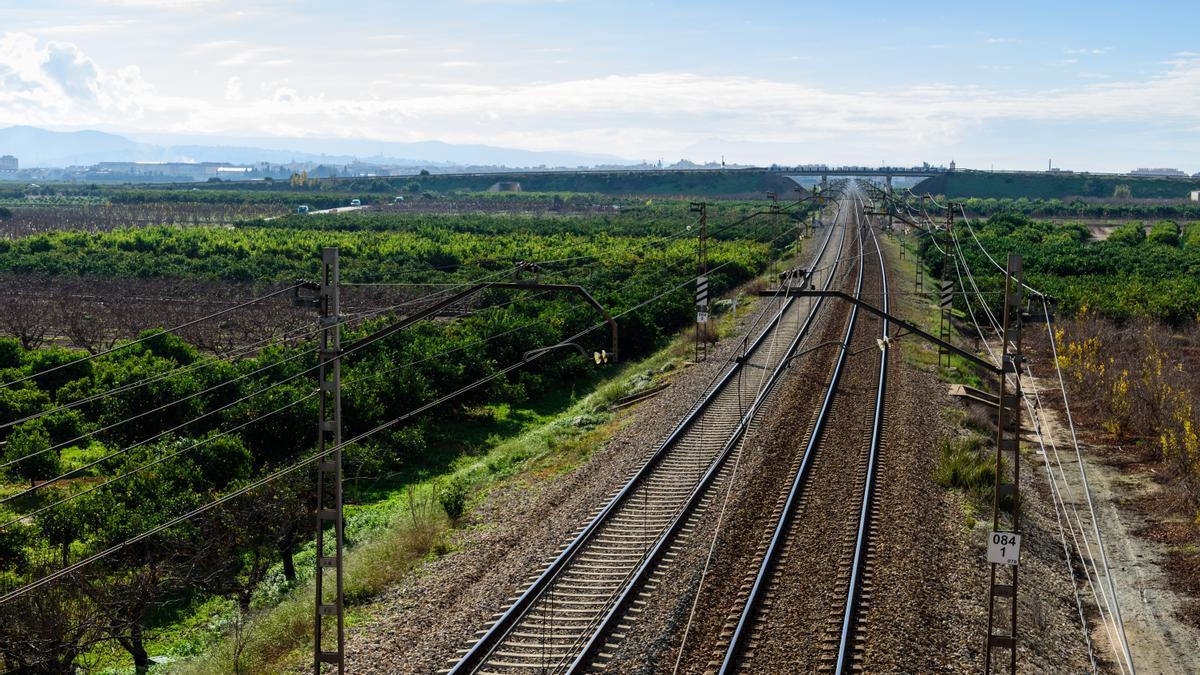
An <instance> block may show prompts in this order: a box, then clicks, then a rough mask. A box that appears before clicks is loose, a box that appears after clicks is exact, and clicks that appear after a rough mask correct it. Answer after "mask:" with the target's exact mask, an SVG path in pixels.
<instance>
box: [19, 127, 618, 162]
mask: <svg viewBox="0 0 1200 675" xmlns="http://www.w3.org/2000/svg"><path fill="white" fill-rule="evenodd" d="M139 138H140V140H133V139H130V138H127V137H125V136H118V135H116V134H110V133H105V132H102V131H49V130H46V129H39V128H37V127H30V126H13V127H8V128H5V129H0V155H14V156H16V157H17V159H18V160H20V162H21V168H23V169H24V168H32V167H45V168H62V167H66V166H76V165H84V166H86V165H91V164H96V163H98V162H231V163H235V164H249V163H252V162H271V163H280V164H282V163H287V162H292V161H295V162H317V163H328V164H349V163H351V162H354V161H356V160H357V161H361V162H367V163H370V164H391V165H399V166H507V167H512V168H525V167H536V166H565V167H576V166H594V165H630V164H635V163H636V162H633V161H630V160H626V159H622V158H620V157H614V156H610V155H591V154H585V153H575V152H556V151H533V150H518V149H513V148H498V147H494V146H490V145H465V144H464V145H458V144H453V143H443V142H441V141H422V142H417V143H397V142H392V141H373V140H367V139H313V138H274V137H236V136H220V137H217V136H213V137H207V136H201V137H196V136H169V135H141V136H140V137H139Z"/></svg>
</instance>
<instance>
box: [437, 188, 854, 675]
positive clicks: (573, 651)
mask: <svg viewBox="0 0 1200 675" xmlns="http://www.w3.org/2000/svg"><path fill="white" fill-rule="evenodd" d="M844 208H846V202H845V201H843V202H842V203H840V204H839V212H841V211H842V209H844ZM838 220H840V218H838V219H835V223H836V222H837V221H838ZM848 229H849V228H848V227H840V228H839V227H836V226H835V227H830V228H828V230H827V232H826V235H825V237H824V240H823V243H822V245H821V248H820V250H819V251H818V253H817V255H816V256H815V257H814V259H813V261H812V262H811V263H810V266H809V268H808V269H807V270H806V272H805V275H804V277H805V279H806V280H811V282H812V283H813V284H814V285H817V286H821V287H823V288H828V287H829V286H830V285H831V284H832V283H833V279H834V277H835V274H836V272H837V270H838V266H839V264H840V261H841V258H842V251H843V249H844V247H845V244H846V240H847V230H848ZM835 231H840V232H841V236H840V237H839V242H838V244H837V246H836V248H832V249H831V247H830V244H831V242H832V240H833V235H834V232H835ZM820 305H821V300H820V299H815V300H808V299H795V298H790V297H784V298H780V299H772V300H771V301H770V304H769V305H768V306H767V307H766V308H765V309H764V312H765V313H764V317H766V316H770V317H771V319H770V321H769V322H768V323H767V325H766V326H765V327H764V328H763V329H762V330H761V332H759V333H758V334H757V337H755V339H754V340H753V342H751V343H750V344H749V345H748V346H747V348H746V349H745V350H744V352H743V354H742V355H741V356H740V357H739V358H737V359H735V360H734V362H733V363H732V364H731V365H730V366H729V367H728V368H727V369H725V370H724V372H723V374H722V375H721V376H720V377H719V378H718V379H717V380H716V381H715V382H714V384H713V385H712V386H710V387H709V388H708V390H707V391H706V393H705V395H704V396H703V397H702V399H701V401H700V402H699V403H698V405H697V406H696V407H695V408H694V409H693V411H692V412H691V413H690V414H689V415H688V416H687V417H686V418H685V419H684V420H683V421H682V422H681V423H680V424H679V425H678V426H677V427H676V429H675V430H674V431H673V432H672V433H671V434H669V435H668V436H667V438H666V439H665V440H664V441H663V442H662V443H661V444H660V445H659V447H658V448H657V450H656V451H655V452H654V453H653V455H652V456H651V457H650V458H649V459H648V460H647V461H646V462H645V464H644V465H642V466H641V467H640V468H639V469H638V470H636V471H635V472H634V473H633V475H632V476H631V477H630V478H629V480H628V481H627V482H626V483H625V484H624V486H623V487H622V488H620V489H619V490H618V491H617V492H616V493H615V494H614V495H613V496H612V497H611V498H610V499H609V501H608V502H607V503H606V504H604V505H603V506H602V507H601V508H600V509H599V510H598V511H597V512H596V514H595V515H594V517H593V518H592V519H591V520H590V521H589V522H588V523H586V524H585V525H584V526H583V527H582V528H581V529H580V530H579V531H578V533H577V535H576V536H575V538H574V539H573V540H572V541H570V542H569V543H567V544H566V545H565V546H564V547H563V548H562V550H561V551H560V552H559V553H558V554H557V555H556V556H555V557H554V558H553V559H552V560H550V561H548V562H547V564H546V565H545V567H544V568H543V570H542V571H541V572H539V573H538V574H536V575H534V576H533V577H531V578H530V582H529V584H528V586H527V587H526V588H525V589H523V590H522V591H521V592H520V593H518V594H517V595H516V596H514V597H512V598H511V599H510V601H509V603H510V604H509V605H508V606H506V607H505V608H503V609H502V610H501V612H499V613H498V614H497V615H495V617H494V620H493V622H492V623H491V625H490V626H488V627H487V628H485V629H483V630H481V631H480V632H479V633H478V639H477V640H476V641H475V642H474V643H473V644H471V645H470V646H469V647H467V648H466V649H465V650H463V652H462V656H461V658H460V659H459V660H458V661H457V662H455V663H454V665H453V666H452V667H451V669H450V672H452V673H468V672H482V673H547V672H560V671H575V670H579V669H582V668H584V667H593V668H604V666H605V660H606V659H605V654H606V651H607V648H611V646H612V641H614V640H620V639H621V636H622V632H621V631H622V630H623V628H625V627H628V622H629V621H631V620H632V617H634V616H635V615H636V613H637V612H638V611H639V607H640V606H641V604H643V603H644V600H642V599H640V598H639V597H638V596H639V594H642V593H647V592H652V591H653V589H654V583H653V576H654V573H655V570H656V568H657V566H658V565H660V564H662V563H664V562H669V560H670V558H671V556H672V553H671V547H672V545H673V544H674V543H676V542H678V541H680V540H681V539H683V538H685V537H686V536H687V534H688V533H689V532H690V529H691V524H690V519H691V518H692V517H693V516H694V515H695V514H696V513H697V512H698V511H701V510H703V508H704V507H705V506H706V505H707V503H708V497H709V495H710V493H711V489H712V488H713V487H714V486H715V485H719V484H720V483H721V482H722V481H723V480H724V479H725V478H727V473H728V467H729V466H730V465H731V461H732V460H733V459H735V458H736V456H737V453H738V452H739V451H740V448H741V441H742V439H743V438H744V437H745V433H746V431H747V429H748V428H749V427H750V425H751V423H752V422H753V420H754V419H755V417H756V415H758V414H760V413H761V411H762V410H764V409H765V407H766V406H767V404H768V402H769V400H770V396H771V393H772V392H773V391H774V388H775V387H774V385H775V383H776V382H777V381H778V379H779V377H780V376H781V375H782V373H783V372H784V370H785V368H786V362H787V359H788V357H789V356H790V355H791V354H792V353H793V352H794V351H795V349H796V347H797V345H798V344H799V343H800V341H801V340H802V339H803V337H804V336H805V335H806V333H807V332H808V330H809V327H810V326H811V324H812V321H813V317H814V316H815V314H816V312H817V310H818V308H819V306H820ZM622 622H624V623H622Z"/></svg>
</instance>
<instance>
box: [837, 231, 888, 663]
mask: <svg viewBox="0 0 1200 675" xmlns="http://www.w3.org/2000/svg"><path fill="white" fill-rule="evenodd" d="M867 229H870V230H871V240H872V241H873V242H875V252H876V253H877V254H878V256H879V280H880V282H881V283H882V288H883V311H884V312H885V313H886V312H887V311H888V286H887V268H886V267H884V263H883V251H882V250H880V248H879V239H878V238H877V237H876V236H875V230H874V229H871V223H870V220H869V219H868V221H867ZM882 324H883V325H882V327H881V329H880V336H881V338H882V341H881V342H880V349H881V351H882V354H881V355H880V357H879V388H878V389H877V390H876V392H875V416H874V419H873V420H872V422H871V447H870V450H869V451H868V457H867V477H866V480H865V481H864V483H863V493H862V509H861V510H860V511H859V514H858V532H857V534H856V535H855V542H854V560H853V562H852V563H851V567H850V586H849V588H848V589H847V591H846V608H845V612H843V614H842V630H841V635H840V636H839V639H838V657H837V666H836V670H835V671H834V672H835V673H844V672H846V671H847V670H848V663H847V661H848V659H849V649H850V640H851V638H852V637H853V632H854V626H853V624H854V621H855V619H856V618H857V616H858V609H859V598H860V596H861V590H862V589H861V588H860V585H861V583H862V573H863V567H864V566H865V563H864V558H865V557H866V551H867V539H868V537H869V536H870V535H871V532H870V529H871V506H872V505H873V504H874V501H875V469H876V465H877V463H878V459H879V449H880V446H881V445H882V443H883V413H884V411H883V402H884V398H885V396H886V394H887V370H888V368H887V366H888V349H889V345H888V322H887V319H883V320H882Z"/></svg>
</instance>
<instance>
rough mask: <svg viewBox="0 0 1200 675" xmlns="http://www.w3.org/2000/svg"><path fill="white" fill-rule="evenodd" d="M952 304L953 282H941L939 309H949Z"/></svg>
mask: <svg viewBox="0 0 1200 675" xmlns="http://www.w3.org/2000/svg"><path fill="white" fill-rule="evenodd" d="M953 304H954V282H953V281H943V282H942V298H941V302H940V303H939V307H941V308H942V309H950V306H951V305H953Z"/></svg>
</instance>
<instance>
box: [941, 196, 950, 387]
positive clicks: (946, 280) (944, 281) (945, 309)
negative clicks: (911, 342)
mask: <svg viewBox="0 0 1200 675" xmlns="http://www.w3.org/2000/svg"><path fill="white" fill-rule="evenodd" d="M953 243H954V208H953V204H951V203H949V202H947V203H946V237H945V241H944V242H943V244H942V277H941V285H940V290H941V292H940V293H939V294H938V306H939V307H940V308H941V312H940V314H941V321H939V322H938V337H939V338H941V340H942V341H943V342H950V308H951V307H952V306H953V305H954V281H953V280H952V279H951V272H952V271H953V270H952V268H951V265H953V263H954V261H953V259H952V258H951V257H950V251H951V250H953V249H952V248H951V246H952V245H953ZM943 358H945V363H946V367H947V368H949V367H950V364H951V359H950V352H948V351H946V350H945V349H942V350H941V351H940V353H939V354H938V363H939V364H941V363H942V359H943Z"/></svg>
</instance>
